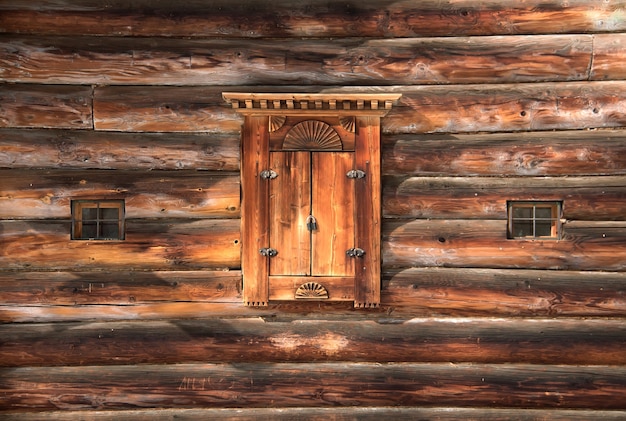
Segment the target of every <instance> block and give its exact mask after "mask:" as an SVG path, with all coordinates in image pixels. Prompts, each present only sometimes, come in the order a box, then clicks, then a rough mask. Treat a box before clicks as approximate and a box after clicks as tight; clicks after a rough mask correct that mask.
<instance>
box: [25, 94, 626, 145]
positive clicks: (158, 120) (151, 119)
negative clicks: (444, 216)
mask: <svg viewBox="0 0 626 421" xmlns="http://www.w3.org/2000/svg"><path fill="white" fill-rule="evenodd" d="M31 89H34V87H33V88H31ZM233 89H235V88H234V87H233ZM235 90H236V91H240V92H246V91H247V92H265V91H274V92H275V91H277V90H278V91H282V92H294V93H297V92H319V91H322V90H324V91H325V92H346V91H349V92H351V93H355V92H390V93H401V94H402V98H400V100H399V102H398V104H397V105H396V106H394V107H393V109H392V110H391V111H390V112H389V114H388V115H387V116H386V117H385V118H383V120H382V124H381V130H382V132H383V133H385V134H409V133H419V134H423V133H441V132H443V133H458V132H479V131H483V132H498V131H507V132H510V131H531V130H532V131H537V130H552V129H559V130H564V129H569V130H574V129H585V128H602V127H622V126H626V112H625V111H624V101H623V100H622V98H624V97H626V82H568V83H559V84H553V83H532V84H496V85H469V86H462V85H451V86H394V87H392V86H389V87H384V86H378V87H369V88H364V87H360V88H359V87H346V88H328V89H326V88H323V87H319V86H318V87H313V86H308V87H307V86H282V87H279V88H277V87H275V86H274V87H267V86H266V87H263V86H242V87H237V88H236V89H235ZM222 91H223V88H218V87H166V86H160V87H131V86H111V87H100V88H96V90H95V99H94V114H95V123H94V124H95V128H96V129H97V130H116V131H209V132H221V133H239V131H240V130H241V125H242V123H243V120H242V118H241V116H240V115H238V114H237V112H236V111H234V110H232V109H229V108H228V106H227V104H225V102H224V100H223V99H222V96H221V94H222ZM189 98H194V100H193V101H192V102H190V101H189Z"/></svg>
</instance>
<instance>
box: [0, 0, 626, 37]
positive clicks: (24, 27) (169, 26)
mask: <svg viewBox="0 0 626 421" xmlns="http://www.w3.org/2000/svg"><path fill="white" fill-rule="evenodd" d="M621 7H622V3H621V2H620V1H606V2H602V3H598V2H589V1H586V0H571V1H569V2H567V3H562V2H560V1H556V0H549V1H545V0H531V1H525V2H524V3H520V2H518V1H515V0H498V1H495V0H490V1H484V2H480V3H476V2H475V1H472V0H462V1H452V0H446V1H437V0H428V1H420V2H418V3H415V2H398V1H393V0H384V1H380V0H361V1H354V0H349V1H344V2H342V3H341V4H332V3H331V4H329V3H328V2H325V1H322V0H312V1H311V0H310V1H307V2H306V3H302V2H299V1H294V0H278V1H272V2H258V1H238V2H235V3H233V2H231V1H227V0H219V1H214V2H212V3H211V4H210V5H208V4H206V2H203V1H199V0H193V1H187V2H185V4H183V5H180V4H176V5H174V4H171V3H168V2H158V3H155V2H152V1H148V0H142V1H137V2H133V3H128V2H123V1H110V2H108V3H107V4H106V5H103V4H102V3H101V2H97V1H95V0H83V1H80V2H76V1H67V0H62V1H55V2H54V3H49V2H45V1H42V0H38V1H23V0H19V1H15V0H14V1H10V2H9V1H6V2H3V3H2V4H0V11H2V13H0V31H2V32H15V33H26V34H45V35H56V34H67V35H84V34H91V35H116V36H117V35H122V36H165V37H236V38H263V37H298V38H299V37H341V36H347V37H361V36H363V37H412V36H449V35H451V34H452V35H492V34H503V35H512V34H533V33H585V32H593V31H597V32H619V31H623V30H624V29H626V24H625V23H624V20H623V19H622V15H621V12H622V9H621ZM320 22H323V24H321V23H320Z"/></svg>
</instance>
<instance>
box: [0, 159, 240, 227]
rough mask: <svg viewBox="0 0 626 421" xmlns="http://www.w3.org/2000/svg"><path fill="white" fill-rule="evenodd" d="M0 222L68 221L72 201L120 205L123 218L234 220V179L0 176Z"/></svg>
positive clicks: (127, 174)
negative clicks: (117, 201)
mask: <svg viewBox="0 0 626 421" xmlns="http://www.w3.org/2000/svg"><path fill="white" fill-rule="evenodd" d="M0 180H2V189H1V190H0V219H38V218H66V219H69V218H70V217H71V201H72V200H78V199H125V202H126V203H125V207H126V218H129V219H133V218H171V217H176V218H238V217H239V203H240V193H239V175H238V174H236V173H216V172H197V171H194V172H191V171H167V172H164V171H159V172H152V171H147V172H146V171H110V170H102V171H101V170H88V171H75V170H45V171H37V170H34V171H30V170H0Z"/></svg>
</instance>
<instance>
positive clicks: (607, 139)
mask: <svg viewBox="0 0 626 421" xmlns="http://www.w3.org/2000/svg"><path fill="white" fill-rule="evenodd" d="M382 152H383V168H382V171H383V174H384V175H405V176H455V175H458V176H481V175H483V176H501V175H505V174H506V175H508V176H559V175H561V176H566V175H567V176H582V175H618V174H626V133H624V132H623V131H621V130H619V129H615V130H588V131H567V130H566V131H555V132H522V133H489V134H438V135H426V134H415V135H396V136H384V137H383V149H382Z"/></svg>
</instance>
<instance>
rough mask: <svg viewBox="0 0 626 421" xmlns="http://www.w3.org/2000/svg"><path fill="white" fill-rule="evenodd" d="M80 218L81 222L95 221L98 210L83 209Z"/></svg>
mask: <svg viewBox="0 0 626 421" xmlns="http://www.w3.org/2000/svg"><path fill="white" fill-rule="evenodd" d="M82 218H83V221H95V220H96V219H97V218H98V209H96V208H83V212H82Z"/></svg>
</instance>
